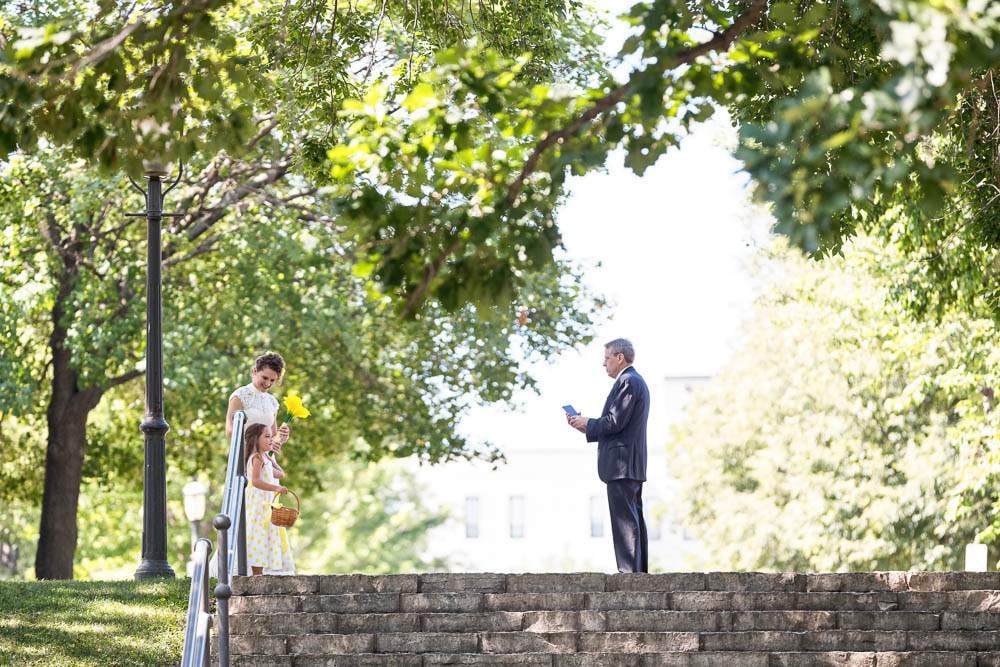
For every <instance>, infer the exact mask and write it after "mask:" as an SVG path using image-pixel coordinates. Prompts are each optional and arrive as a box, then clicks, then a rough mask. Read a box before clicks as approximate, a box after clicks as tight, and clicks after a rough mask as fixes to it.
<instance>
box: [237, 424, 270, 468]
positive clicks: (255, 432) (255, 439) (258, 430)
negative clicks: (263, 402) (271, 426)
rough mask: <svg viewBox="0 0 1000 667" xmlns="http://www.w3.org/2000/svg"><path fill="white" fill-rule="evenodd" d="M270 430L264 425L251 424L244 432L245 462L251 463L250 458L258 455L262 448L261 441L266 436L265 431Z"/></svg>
mask: <svg viewBox="0 0 1000 667" xmlns="http://www.w3.org/2000/svg"><path fill="white" fill-rule="evenodd" d="M266 428H268V427H267V426H265V425H264V424H250V425H249V426H247V427H246V430H245V431H243V448H244V453H245V456H244V460H246V461H249V460H250V457H251V456H253V455H254V454H256V453H257V448H258V447H259V446H260V439H261V437H262V436H263V435H264V429H266Z"/></svg>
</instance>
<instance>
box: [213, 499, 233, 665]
mask: <svg viewBox="0 0 1000 667" xmlns="http://www.w3.org/2000/svg"><path fill="white" fill-rule="evenodd" d="M212 525H213V526H215V530H217V531H218V532H219V550H218V551H217V552H216V553H217V557H218V559H219V571H218V575H219V578H218V582H219V583H218V584H217V585H216V587H215V599H216V600H217V614H218V618H219V667H229V598H230V597H232V594H233V589H232V587H231V586H230V585H229V584H228V581H229V557H228V554H229V527H230V526H231V525H232V522H231V521H230V520H229V517H228V516H226V515H225V514H218V515H216V517H215V519H214V520H213V521H212Z"/></svg>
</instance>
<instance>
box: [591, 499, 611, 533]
mask: <svg viewBox="0 0 1000 667" xmlns="http://www.w3.org/2000/svg"><path fill="white" fill-rule="evenodd" d="M601 500H602V499H601V497H600V496H591V497H590V536H591V537H604V515H605V514H606V513H607V511H608V507H607V503H606V502H601Z"/></svg>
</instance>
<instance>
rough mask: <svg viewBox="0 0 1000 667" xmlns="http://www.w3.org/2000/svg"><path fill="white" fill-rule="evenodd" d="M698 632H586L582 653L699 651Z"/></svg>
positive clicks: (581, 639)
mask: <svg viewBox="0 0 1000 667" xmlns="http://www.w3.org/2000/svg"><path fill="white" fill-rule="evenodd" d="M698 649H699V641H698V633H696V632H584V633H581V634H580V640H579V648H578V650H579V651H580V652H581V653H666V652H670V651H697V650H698Z"/></svg>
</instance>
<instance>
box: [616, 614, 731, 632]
mask: <svg viewBox="0 0 1000 667" xmlns="http://www.w3.org/2000/svg"><path fill="white" fill-rule="evenodd" d="M605 614H606V615H607V629H608V630H609V631H611V632H720V631H723V630H728V629H729V627H728V626H729V614H728V613H727V612H719V611H611V612H605Z"/></svg>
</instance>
